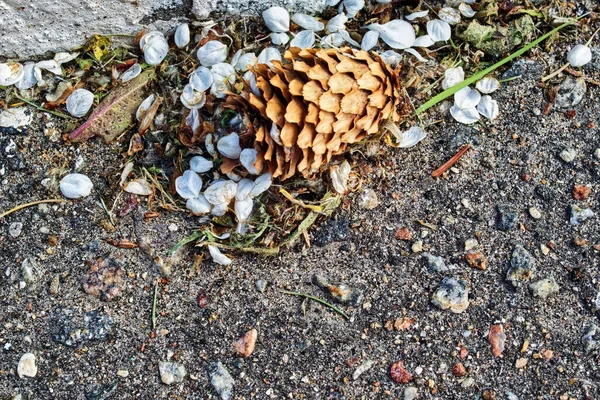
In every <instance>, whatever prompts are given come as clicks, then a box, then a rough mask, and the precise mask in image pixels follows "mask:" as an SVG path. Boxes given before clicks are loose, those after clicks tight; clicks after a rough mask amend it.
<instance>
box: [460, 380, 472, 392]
mask: <svg viewBox="0 0 600 400" xmlns="http://www.w3.org/2000/svg"><path fill="white" fill-rule="evenodd" d="M474 384H475V379H473V378H471V377H468V378H467V379H465V380H464V381H463V382H462V383H461V384H460V386H461V387H462V388H463V389H468V388H470V387H472V386H473V385H474Z"/></svg>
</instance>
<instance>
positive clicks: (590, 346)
mask: <svg viewBox="0 0 600 400" xmlns="http://www.w3.org/2000/svg"><path fill="white" fill-rule="evenodd" d="M597 331H598V327H597V326H596V325H595V324H594V323H591V324H590V325H589V326H588V327H587V328H586V329H585V331H584V333H583V336H582V337H581V342H582V343H583V347H584V349H585V351H587V352H591V351H594V350H596V349H597V348H598V347H600V343H599V342H598V340H596V339H594V337H595V336H596V333H597Z"/></svg>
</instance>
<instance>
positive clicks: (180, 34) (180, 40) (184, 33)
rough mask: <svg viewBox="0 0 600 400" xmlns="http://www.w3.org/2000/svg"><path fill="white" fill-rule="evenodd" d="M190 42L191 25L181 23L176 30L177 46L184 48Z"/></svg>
mask: <svg viewBox="0 0 600 400" xmlns="http://www.w3.org/2000/svg"><path fill="white" fill-rule="evenodd" d="M188 43H190V26H189V25H188V24H181V25H179V26H178V27H177V29H176V30H175V46H177V47H179V48H180V49H183V48H184V47H185V46H187V45H188Z"/></svg>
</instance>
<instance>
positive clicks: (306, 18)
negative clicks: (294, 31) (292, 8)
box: [292, 13, 325, 32]
mask: <svg viewBox="0 0 600 400" xmlns="http://www.w3.org/2000/svg"><path fill="white" fill-rule="evenodd" d="M292 21H294V23H295V24H296V25H298V26H299V27H301V28H304V29H306V30H309V31H315V32H319V31H322V30H323V29H325V25H324V24H323V23H322V22H321V21H319V20H318V19H316V18H315V17H313V16H312V15H306V14H301V13H296V14H294V15H292Z"/></svg>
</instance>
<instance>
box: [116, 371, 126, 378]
mask: <svg viewBox="0 0 600 400" xmlns="http://www.w3.org/2000/svg"><path fill="white" fill-rule="evenodd" d="M117 375H119V376H120V377H121V378H127V377H128V376H129V371H127V370H126V369H120V370H118V371H117Z"/></svg>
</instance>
